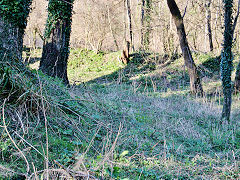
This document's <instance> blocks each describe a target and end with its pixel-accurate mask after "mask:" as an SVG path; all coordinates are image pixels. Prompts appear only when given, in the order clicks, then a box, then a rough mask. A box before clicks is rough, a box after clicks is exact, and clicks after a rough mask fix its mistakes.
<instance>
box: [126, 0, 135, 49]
mask: <svg viewBox="0 0 240 180" xmlns="http://www.w3.org/2000/svg"><path fill="white" fill-rule="evenodd" d="M130 1H131V0H126V3H127V14H128V25H129V35H130V44H131V47H132V50H133V51H134V44H133V30H132V12H131V4H130Z"/></svg>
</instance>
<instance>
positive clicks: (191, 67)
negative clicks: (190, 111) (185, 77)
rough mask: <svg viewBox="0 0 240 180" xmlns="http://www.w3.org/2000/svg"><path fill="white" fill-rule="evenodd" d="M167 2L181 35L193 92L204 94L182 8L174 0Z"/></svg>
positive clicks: (178, 32)
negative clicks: (190, 46)
mask: <svg viewBox="0 0 240 180" xmlns="http://www.w3.org/2000/svg"><path fill="white" fill-rule="evenodd" d="M167 4H168V7H169V9H170V12H171V14H172V17H173V19H174V22H175V25H176V28H177V34H178V37H179V41H180V46H181V49H182V53H183V57H184V61H185V65H186V67H187V68H188V73H189V77H190V89H191V92H192V93H193V94H200V95H202V94H203V89H202V84H201V79H200V77H199V75H198V71H197V67H196V65H195V63H194V61H193V58H192V54H191V51H190V49H189V46H188V42H187V37H186V33H185V28H184V24H183V18H182V16H181V13H180V10H179V8H178V6H177V4H176V2H175V1H174V0H167Z"/></svg>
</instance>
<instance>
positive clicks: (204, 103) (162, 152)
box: [0, 49, 240, 180]
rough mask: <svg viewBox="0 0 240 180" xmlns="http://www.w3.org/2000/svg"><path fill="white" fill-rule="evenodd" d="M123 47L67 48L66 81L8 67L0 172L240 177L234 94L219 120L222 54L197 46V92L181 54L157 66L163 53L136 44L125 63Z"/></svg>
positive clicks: (32, 63)
mask: <svg viewBox="0 0 240 180" xmlns="http://www.w3.org/2000/svg"><path fill="white" fill-rule="evenodd" d="M39 54H40V50H37V51H36V52H35V53H33V54H31V57H32V59H31V60H30V61H29V62H30V64H29V67H31V68H37V66H38V55H39ZM119 54H120V53H119V52H114V53H100V54H95V53H94V52H92V51H87V50H80V49H74V50H71V54H70V60H69V64H68V73H69V74H68V76H69V79H70V81H71V83H72V85H71V87H67V88H66V87H64V85H62V84H61V82H60V81H59V80H54V79H53V78H48V77H46V76H45V75H43V74H41V73H40V72H38V71H35V70H32V73H33V74H35V76H34V77H36V78H35V79H34V77H33V78H32V79H29V76H28V75H26V72H22V73H21V74H19V72H18V71H17V70H16V71H13V69H14V67H10V69H11V70H9V71H7V72H9V74H7V73H6V70H5V75H2V76H1V80H2V81H1V82H9V83H10V84H9V86H2V85H3V84H4V83H1V86H2V87H6V88H9V87H10V88H12V91H11V92H16V90H19V89H20V90H21V91H17V92H18V93H15V94H14V93H13V95H11V97H12V101H8V102H6V103H5V102H4V104H3V105H2V106H1V109H2V113H1V114H2V116H1V119H2V122H1V126H0V128H1V132H2V133H1V136H0V138H1V141H0V142H1V144H0V148H1V155H0V164H1V166H0V177H1V178H2V179H6V178H10V177H11V178H13V177H15V179H19V178H20V177H24V176H25V175H27V177H28V178H29V179H34V178H36V177H38V178H42V177H45V178H46V177H47V174H48V175H49V177H50V179H58V178H60V175H61V176H62V179H69V178H70V177H71V178H75V179H80V177H85V178H86V179H87V178H88V177H90V178H92V179H95V178H96V179H97V178H98V179H111V178H112V179H125V180H126V179H237V178H240V177H239V174H240V170H239V165H240V159H239V158H240V151H239V149H240V126H239V119H240V114H239V111H238V109H239V104H240V103H239V102H240V100H239V95H235V96H234V105H233V113H232V119H231V123H230V124H224V125H223V126H220V125H219V119H220V113H221V102H222V92H221V83H220V80H219V78H220V77H219V69H218V66H217V65H215V64H216V63H215V62H217V61H218V58H216V57H214V56H212V55H211V54H195V55H194V58H195V59H196V63H197V64H198V66H199V68H200V70H201V74H202V76H203V77H204V78H203V86H204V91H205V92H206V93H205V95H204V97H193V96H192V95H191V94H189V87H188V86H189V81H188V76H187V72H185V68H184V66H183V60H182V57H181V56H176V59H175V61H174V63H171V64H170V65H168V66H166V67H163V64H164V63H166V62H167V61H168V58H167V57H166V56H161V55H159V54H151V53H143V52H136V53H134V54H133V55H132V58H131V63H130V64H129V65H127V66H126V65H124V64H122V63H121V62H120V61H119V60H118V56H119ZM3 74H4V73H3ZM6 77H9V78H6ZM10 77H11V78H10ZM19 77H20V78H19ZM7 79H13V80H12V81H7ZM4 80H5V81H4ZM3 92H4V91H1V93H3ZM9 96H10V95H9ZM1 97H3V96H1ZM5 97H6V96H5ZM1 101H3V99H1ZM3 114H4V115H5V116H3ZM6 129H7V131H6ZM9 134H11V136H9ZM46 134H47V136H46ZM13 142H15V143H13ZM47 161H49V163H48V164H49V166H48V167H47V166H46V162H47ZM28 168H29V171H28ZM27 171H28V172H27ZM47 172H48V173H47Z"/></svg>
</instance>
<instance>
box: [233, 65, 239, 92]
mask: <svg viewBox="0 0 240 180" xmlns="http://www.w3.org/2000/svg"><path fill="white" fill-rule="evenodd" d="M234 89H235V93H239V92H240V62H239V63H238V66H237V71H236V75H235V83H234Z"/></svg>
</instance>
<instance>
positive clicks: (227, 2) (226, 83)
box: [221, 0, 233, 121]
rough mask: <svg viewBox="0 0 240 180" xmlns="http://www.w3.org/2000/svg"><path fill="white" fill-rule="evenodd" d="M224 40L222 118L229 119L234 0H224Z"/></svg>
mask: <svg viewBox="0 0 240 180" xmlns="http://www.w3.org/2000/svg"><path fill="white" fill-rule="evenodd" d="M223 2H224V41H223V50H222V53H221V79H222V86H223V95H224V101H223V110H222V120H227V121H229V119H230V113H231V104H232V81H231V74H232V68H233V65H232V61H233V55H232V43H233V36H232V34H233V22H232V19H233V17H232V12H233V0H224V1H223Z"/></svg>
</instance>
